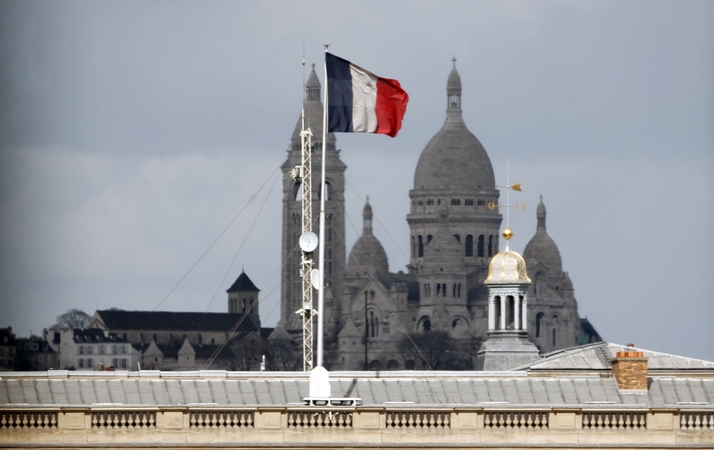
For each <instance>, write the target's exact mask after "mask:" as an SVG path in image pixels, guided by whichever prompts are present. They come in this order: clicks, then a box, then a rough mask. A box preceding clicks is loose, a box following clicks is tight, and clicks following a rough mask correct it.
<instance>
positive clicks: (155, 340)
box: [154, 333, 159, 344]
mask: <svg viewBox="0 0 714 450" xmlns="http://www.w3.org/2000/svg"><path fill="white" fill-rule="evenodd" d="M154 342H156V343H157V344H158V343H159V341H158V340H157V339H156V333H154Z"/></svg>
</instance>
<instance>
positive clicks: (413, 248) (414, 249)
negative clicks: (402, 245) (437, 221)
mask: <svg viewBox="0 0 714 450" xmlns="http://www.w3.org/2000/svg"><path fill="white" fill-rule="evenodd" d="M415 242H416V241H414V236H412V256H413V255H415V254H416V243H415Z"/></svg>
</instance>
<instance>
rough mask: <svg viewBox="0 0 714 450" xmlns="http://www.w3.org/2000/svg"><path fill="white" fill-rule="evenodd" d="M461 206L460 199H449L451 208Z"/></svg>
mask: <svg viewBox="0 0 714 450" xmlns="http://www.w3.org/2000/svg"><path fill="white" fill-rule="evenodd" d="M460 205H461V199H460V198H452V199H451V206H460Z"/></svg>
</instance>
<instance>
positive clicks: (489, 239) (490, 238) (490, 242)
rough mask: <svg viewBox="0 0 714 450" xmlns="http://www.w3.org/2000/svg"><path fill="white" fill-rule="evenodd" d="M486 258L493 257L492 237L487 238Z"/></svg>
mask: <svg viewBox="0 0 714 450" xmlns="http://www.w3.org/2000/svg"><path fill="white" fill-rule="evenodd" d="M488 256H493V235H490V236H489V237H488Z"/></svg>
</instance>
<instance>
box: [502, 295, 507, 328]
mask: <svg viewBox="0 0 714 450" xmlns="http://www.w3.org/2000/svg"><path fill="white" fill-rule="evenodd" d="M506 298H507V297H506V296H505V295H501V331H503V330H505V329H506Z"/></svg>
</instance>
